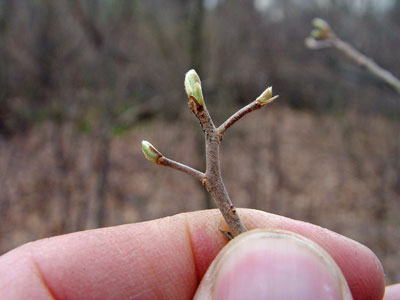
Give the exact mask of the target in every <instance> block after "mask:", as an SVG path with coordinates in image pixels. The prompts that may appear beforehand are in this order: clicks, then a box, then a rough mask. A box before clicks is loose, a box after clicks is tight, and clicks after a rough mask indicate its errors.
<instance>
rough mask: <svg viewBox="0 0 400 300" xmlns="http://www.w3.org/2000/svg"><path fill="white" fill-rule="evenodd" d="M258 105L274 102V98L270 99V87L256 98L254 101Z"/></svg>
mask: <svg viewBox="0 0 400 300" xmlns="http://www.w3.org/2000/svg"><path fill="white" fill-rule="evenodd" d="M256 100H257V101H258V102H259V103H269V102H272V101H273V100H275V97H272V86H270V87H269V88H267V89H266V90H265V91H264V92H262V94H261V95H260V96H258V98H257V99H256Z"/></svg>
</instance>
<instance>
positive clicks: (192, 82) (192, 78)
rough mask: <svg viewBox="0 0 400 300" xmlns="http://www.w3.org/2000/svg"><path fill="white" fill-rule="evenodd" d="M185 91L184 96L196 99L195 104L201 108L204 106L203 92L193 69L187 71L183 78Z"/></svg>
mask: <svg viewBox="0 0 400 300" xmlns="http://www.w3.org/2000/svg"><path fill="white" fill-rule="evenodd" d="M185 90H186V94H187V95H188V97H189V99H190V97H193V98H195V99H196V101H197V103H198V104H199V105H201V106H203V105H204V99H203V91H202V89H201V82H200V77H199V75H197V73H196V71H195V70H194V69H191V70H189V71H188V72H187V73H186V76H185Z"/></svg>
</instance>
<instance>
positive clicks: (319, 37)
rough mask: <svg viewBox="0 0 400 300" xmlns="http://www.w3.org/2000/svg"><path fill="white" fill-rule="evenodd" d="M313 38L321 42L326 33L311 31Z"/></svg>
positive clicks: (317, 30) (316, 30)
mask: <svg viewBox="0 0 400 300" xmlns="http://www.w3.org/2000/svg"><path fill="white" fill-rule="evenodd" d="M311 36H312V37H313V38H314V39H316V40H320V39H322V38H324V33H323V32H322V31H321V30H319V29H313V30H311Z"/></svg>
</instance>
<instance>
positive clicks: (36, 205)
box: [0, 106, 400, 283]
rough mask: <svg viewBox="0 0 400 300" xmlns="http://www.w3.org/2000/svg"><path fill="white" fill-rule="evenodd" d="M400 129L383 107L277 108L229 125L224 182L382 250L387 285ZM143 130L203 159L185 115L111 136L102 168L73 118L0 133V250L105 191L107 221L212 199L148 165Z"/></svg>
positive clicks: (396, 236)
mask: <svg viewBox="0 0 400 300" xmlns="http://www.w3.org/2000/svg"><path fill="white" fill-rule="evenodd" d="M190 117H191V116H190ZM399 132H400V121H399V120H388V119H385V118H384V117H382V116H371V115H362V114H357V113H346V114H345V115H342V116H334V115H316V114H313V113H310V112H307V111H296V110H291V109H289V108H285V107H279V106H273V107H271V109H270V108H268V109H266V110H265V111H262V112H256V113H253V114H252V115H251V117H245V118H244V119H243V120H242V121H240V122H239V123H238V124H235V125H234V126H233V127H232V128H231V129H230V130H229V131H228V132H227V133H226V135H225V137H224V140H223V142H222V147H221V154H222V161H221V165H222V172H223V177H224V181H225V184H226V186H227V189H228V191H229V193H230V195H231V198H232V200H233V202H234V203H235V205H236V206H237V207H250V208H257V209H262V210H265V211H269V212H272V213H276V214H280V215H284V216H287V217H291V218H295V219H299V220H303V221H308V222H312V223H315V224H317V225H320V226H323V227H326V228H328V229H330V230H333V231H336V232H338V233H340V234H343V235H345V236H348V237H350V238H352V239H355V240H357V241H359V242H361V243H363V244H365V245H367V246H368V247H369V248H371V249H372V250H373V251H374V252H375V253H376V254H377V255H378V257H379V258H380V259H381V261H382V263H383V265H384V268H385V274H386V276H387V283H393V282H400V271H399V270H400V258H399V257H400V253H399V251H400V250H399V247H398V245H400V230H399V227H400V218H399V215H400V137H399V136H400V135H399ZM142 139H145V140H148V141H150V142H151V143H153V144H154V145H155V146H156V147H157V148H158V149H159V150H160V151H161V152H162V153H163V154H165V155H166V156H168V157H169V158H171V159H175V160H178V161H180V162H183V163H186V164H188V165H190V166H193V167H196V168H199V169H203V167H202V166H203V164H204V161H203V151H204V149H203V146H202V140H201V130H200V129H199V127H198V123H197V121H196V120H194V119H192V118H189V117H186V116H185V117H181V118H179V119H177V120H175V121H169V122H167V121H161V120H156V121H149V122H145V123H141V124H139V125H138V126H136V127H135V128H134V129H132V130H131V131H129V132H128V133H126V134H124V135H121V136H112V137H111V138H110V143H109V149H108V150H109V156H108V157H109V163H108V165H107V168H106V169H105V171H104V170H103V169H102V168H101V167H100V166H101V165H104V164H102V163H101V160H102V159H103V158H104V153H103V154H101V153H102V152H101V149H100V148H101V143H99V138H98V136H96V135H94V134H90V133H86V134H83V133H79V132H78V131H76V130H74V128H73V127H72V126H71V125H70V124H64V125H63V126H61V127H56V126H55V125H54V124H52V123H43V124H41V125H38V126H36V127H35V128H33V129H31V130H30V131H29V132H27V133H25V134H20V135H17V136H14V137H12V138H11V139H9V140H1V139H0V190H1V193H0V217H1V219H0V254H1V253H4V252H6V251H8V250H10V249H12V248H14V247H17V246H19V245H21V244H23V243H26V242H28V241H32V240H36V239H40V238H44V237H49V236H52V235H56V234H62V233H65V232H72V231H76V230H82V229H85V228H88V227H93V225H90V224H89V225H88V223H87V220H88V215H90V214H91V212H90V207H91V206H88V203H93V202H96V199H97V198H98V197H104V199H105V213H104V226H112V225H118V224H124V223H132V222H139V221H143V220H149V219H153V218H159V217H163V216H167V215H172V214H177V213H180V212H184V211H192V210H198V209H205V208H208V207H210V204H209V199H207V198H206V195H205V193H204V192H203V190H202V187H201V185H200V184H199V183H198V182H197V181H196V180H194V179H193V178H190V177H189V176H187V175H184V174H181V173H179V172H176V171H174V170H171V169H166V168H162V167H159V166H156V165H154V164H151V163H149V162H148V161H147V160H146V159H145V158H144V157H143V155H142V153H141V147H140V143H141V140H142ZM101 172H106V174H105V175H106V177H103V179H104V178H106V181H101V176H100V175H99V174H100V173H101Z"/></svg>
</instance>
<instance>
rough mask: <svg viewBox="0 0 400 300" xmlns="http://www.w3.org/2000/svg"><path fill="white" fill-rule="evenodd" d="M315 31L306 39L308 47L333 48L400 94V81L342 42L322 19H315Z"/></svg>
mask: <svg viewBox="0 0 400 300" xmlns="http://www.w3.org/2000/svg"><path fill="white" fill-rule="evenodd" d="M313 25H314V27H315V29H314V30H313V31H312V32H311V36H309V37H308V38H307V39H306V46H307V47H308V48H310V49H313V50H319V49H323V48H329V47H333V48H335V49H337V50H339V51H340V52H341V53H343V54H344V55H345V56H346V57H348V58H349V59H350V60H352V61H353V62H355V63H356V64H358V65H359V66H361V67H362V68H365V69H366V70H367V71H369V72H370V73H371V74H373V75H375V76H376V77H378V78H380V79H381V80H383V81H385V82H386V83H387V84H389V85H390V86H391V87H392V88H393V89H394V90H395V91H396V92H397V93H398V94H400V79H398V78H397V77H396V76H394V75H393V74H392V73H391V72H389V71H388V70H386V69H384V68H382V67H381V66H379V65H378V64H377V63H376V62H374V61H373V60H372V59H371V58H369V57H367V56H365V55H364V54H362V53H361V52H360V51H358V50H357V49H355V48H354V47H353V46H352V45H350V44H349V43H347V42H345V41H343V40H341V39H340V38H339V37H338V36H337V35H336V34H335V32H334V31H333V30H332V28H331V27H330V26H329V24H328V23H327V22H326V21H324V20H322V19H314V21H313Z"/></svg>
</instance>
